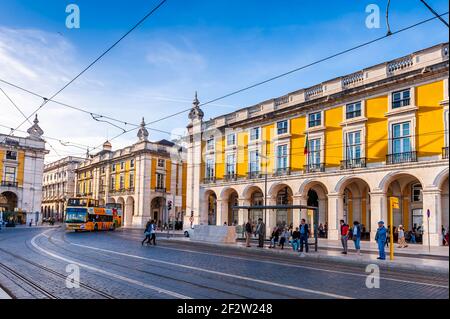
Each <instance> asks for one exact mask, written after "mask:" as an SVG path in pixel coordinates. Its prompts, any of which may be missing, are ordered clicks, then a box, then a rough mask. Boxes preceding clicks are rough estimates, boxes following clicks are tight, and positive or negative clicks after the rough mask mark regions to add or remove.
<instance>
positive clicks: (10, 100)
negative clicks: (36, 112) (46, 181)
mask: <svg viewBox="0 0 450 319" xmlns="http://www.w3.org/2000/svg"><path fill="white" fill-rule="evenodd" d="M0 91H2V93H3V94H4V95H5V96H6V98H7V99H8V100H9V102H11V104H12V105H13V106H14V107H15V108H16V110H17V111H19V113H20V114H21V115H22V116H23V117H24V118H27V116H26V115H25V113H23V112H22V110H21V109H20V107H19V106H18V105H17V104H16V103H15V102H14V101H13V100H12V99H11V97H10V96H9V95H8V94H7V93H6V92H5V91H4V90H3V89H2V88H1V87H0ZM26 121H28V123H30V125H33V123H32V122H31V121H30V120H29V119H27V120H26ZM47 143H48V145H49V146H50V147H51V149H52V150H53V151H54V152H55V154H56V155H58V156H59V153H58V151H57V150H56V149H55V148H54V147H53V145H52V144H51V143H50V142H48V141H47Z"/></svg>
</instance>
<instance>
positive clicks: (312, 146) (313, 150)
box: [308, 138, 320, 166]
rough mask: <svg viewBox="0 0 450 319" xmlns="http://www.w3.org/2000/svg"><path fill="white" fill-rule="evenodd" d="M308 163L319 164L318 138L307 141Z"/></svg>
mask: <svg viewBox="0 0 450 319" xmlns="http://www.w3.org/2000/svg"><path fill="white" fill-rule="evenodd" d="M308 164H309V165H311V166H316V165H320V138H317V139H313V140H310V141H309V153H308Z"/></svg>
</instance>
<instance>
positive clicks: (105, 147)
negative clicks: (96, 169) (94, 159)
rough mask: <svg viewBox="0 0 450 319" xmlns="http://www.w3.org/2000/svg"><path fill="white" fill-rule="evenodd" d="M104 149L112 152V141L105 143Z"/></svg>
mask: <svg viewBox="0 0 450 319" xmlns="http://www.w3.org/2000/svg"><path fill="white" fill-rule="evenodd" d="M103 150H104V151H108V152H110V151H111V150H112V144H111V142H110V141H106V142H105V143H103Z"/></svg>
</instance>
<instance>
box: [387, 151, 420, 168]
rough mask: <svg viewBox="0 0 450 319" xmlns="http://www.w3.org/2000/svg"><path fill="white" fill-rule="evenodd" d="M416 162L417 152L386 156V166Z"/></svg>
mask: <svg viewBox="0 0 450 319" xmlns="http://www.w3.org/2000/svg"><path fill="white" fill-rule="evenodd" d="M413 162H417V152H403V153H394V154H388V155H386V164H388V165H391V164H400V163H413Z"/></svg>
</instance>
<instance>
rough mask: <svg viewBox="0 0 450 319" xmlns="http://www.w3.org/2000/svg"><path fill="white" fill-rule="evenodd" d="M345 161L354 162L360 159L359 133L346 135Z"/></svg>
mask: <svg viewBox="0 0 450 319" xmlns="http://www.w3.org/2000/svg"><path fill="white" fill-rule="evenodd" d="M346 145H347V151H346V156H347V158H346V160H347V161H348V160H356V159H360V158H361V131H355V132H348V133H347V140H346Z"/></svg>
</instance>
